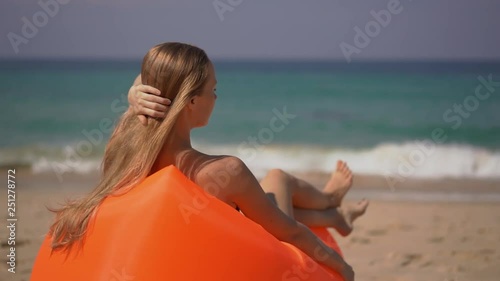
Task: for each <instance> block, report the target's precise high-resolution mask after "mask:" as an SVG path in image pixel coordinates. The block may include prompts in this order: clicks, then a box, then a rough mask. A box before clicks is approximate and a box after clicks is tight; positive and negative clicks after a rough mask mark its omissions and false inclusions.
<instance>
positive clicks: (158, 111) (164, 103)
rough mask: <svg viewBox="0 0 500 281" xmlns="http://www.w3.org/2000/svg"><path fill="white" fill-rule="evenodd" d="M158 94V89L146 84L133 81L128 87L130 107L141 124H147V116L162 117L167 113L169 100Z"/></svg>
mask: <svg viewBox="0 0 500 281" xmlns="http://www.w3.org/2000/svg"><path fill="white" fill-rule="evenodd" d="M136 81H137V79H136ZM160 94H161V93H160V90H158V89H156V88H154V87H151V86H148V85H142V84H135V83H134V85H132V87H130V90H129V91H128V102H129V104H130V108H131V109H132V111H133V112H134V114H136V115H137V117H138V118H139V120H140V121H141V123H142V124H143V125H147V124H148V117H153V118H163V117H165V115H166V114H167V110H168V106H169V105H170V103H171V102H170V100H169V99H167V98H163V97H161V96H160Z"/></svg>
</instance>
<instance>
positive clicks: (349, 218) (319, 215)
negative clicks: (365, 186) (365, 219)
mask: <svg viewBox="0 0 500 281" xmlns="http://www.w3.org/2000/svg"><path fill="white" fill-rule="evenodd" d="M368 203H369V202H368V200H366V199H363V200H361V201H359V202H358V203H355V204H350V205H347V206H346V205H344V206H342V207H337V208H329V209H326V210H311V209H301V208H294V210H293V214H294V216H295V217H294V218H295V219H296V220H297V221H299V222H301V223H303V224H305V225H307V226H309V227H333V228H335V230H337V232H338V233H339V234H340V235H342V236H347V235H349V234H350V233H351V232H352V229H353V223H354V221H355V220H356V219H357V218H359V217H360V216H362V215H363V214H364V213H365V211H366V208H367V207H368Z"/></svg>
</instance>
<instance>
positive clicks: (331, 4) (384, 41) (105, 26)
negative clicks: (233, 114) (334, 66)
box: [0, 0, 500, 61]
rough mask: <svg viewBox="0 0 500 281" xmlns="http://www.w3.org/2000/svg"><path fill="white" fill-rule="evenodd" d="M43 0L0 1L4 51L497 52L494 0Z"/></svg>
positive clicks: (219, 54) (498, 17) (499, 4)
mask: <svg viewBox="0 0 500 281" xmlns="http://www.w3.org/2000/svg"><path fill="white" fill-rule="evenodd" d="M38 1H40V2H52V3H57V2H55V1H56V0H1V2H0V34H1V36H2V37H1V38H2V39H1V40H0V57H3V58H5V57H7V58H28V57H43V58H54V57H57V58H60V57H77V58H88V57H93V58H94V57H97V58H142V56H143V55H144V54H145V53H146V51H147V50H148V49H149V48H150V47H152V46H153V45H155V44H158V43H161V42H166V41H181V42H186V43H192V44H195V45H197V46H199V47H201V48H203V49H205V50H206V51H207V52H208V54H209V56H211V57H212V58H219V59H220V58H246V59H249V58H262V59H267V58H274V59H332V60H344V59H345V56H344V54H343V52H342V50H341V44H342V42H344V46H347V45H349V46H352V47H353V48H351V49H350V50H351V51H352V50H354V48H356V49H357V51H356V52H354V53H351V55H350V58H351V59H352V60H353V61H356V60H357V61H362V60H366V59H389V60H398V59H406V60H415V59H417V60H420V59H425V60H429V59H431V60H432V59H440V60H448V59H466V60H492V59H495V60H500V1H495V0H490V1H487V0H427V1H426V0H420V1H418V0H413V1H411V0H400V4H399V6H398V5H396V4H395V3H391V2H394V1H396V0H364V1H363V0H317V1H306V0H217V1H215V2H214V1H213V0H175V1H169V0H135V1H132V0H57V1H59V2H61V3H65V2H69V3H67V4H57V9H58V11H57V9H56V8H55V5H51V6H50V7H51V9H50V10H52V11H54V10H55V12H54V13H52V15H49V16H47V17H46V18H44V15H43V14H44V13H46V12H44V9H43V8H42V6H40V4H39V3H38ZM214 3H215V6H217V7H219V12H217V9H216V8H215V7H214ZM388 4H389V5H395V6H394V7H397V9H396V8H394V7H393V12H394V10H397V11H399V12H398V13H392V12H387V13H391V19H390V21H388V22H387V24H386V23H384V24H385V25H386V26H385V27H384V26H381V25H380V24H373V23H372V24H369V23H370V21H373V20H374V17H373V15H372V14H371V13H370V12H371V11H372V10H373V11H376V12H378V11H380V10H382V9H384V10H388ZM52 16H53V17H52ZM23 17H25V18H26V19H27V20H28V21H29V23H28V24H26V23H25V22H23V20H22V18H23ZM44 21H45V22H44ZM36 23H38V25H40V26H41V27H37V29H38V30H37V31H36V32H33V30H31V29H30V28H26V27H25V29H26V30H25V32H24V35H23V26H26V25H31V24H33V26H35V27H36V25H35V24H36ZM367 24H368V25H369V26H371V28H372V35H373V37H369V38H370V41H369V42H368V43H366V42H365V43H364V45H360V44H358V45H356V43H355V42H354V37H355V35H356V31H355V27H356V26H357V27H359V28H360V29H361V30H365V27H366V25H367ZM377 26H378V27H379V30H377ZM30 32H31V33H30ZM9 34H10V35H9ZM374 34H375V35H374ZM26 35H27V36H26ZM28 37H32V38H28ZM14 39H15V40H14ZM12 42H14V43H12ZM15 49H17V51H18V53H16V52H15Z"/></svg>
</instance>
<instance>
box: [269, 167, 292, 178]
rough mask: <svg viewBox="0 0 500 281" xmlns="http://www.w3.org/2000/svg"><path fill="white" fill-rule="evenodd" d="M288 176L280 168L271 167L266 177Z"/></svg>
mask: <svg viewBox="0 0 500 281" xmlns="http://www.w3.org/2000/svg"><path fill="white" fill-rule="evenodd" d="M287 177H288V174H287V173H286V172H285V171H283V170H282V169H278V168H275V169H271V170H269V171H268V172H267V174H266V178H271V179H286V178H287Z"/></svg>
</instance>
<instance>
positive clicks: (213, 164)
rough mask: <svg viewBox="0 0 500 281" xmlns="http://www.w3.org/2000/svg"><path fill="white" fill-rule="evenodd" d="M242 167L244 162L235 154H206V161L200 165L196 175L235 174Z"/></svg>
mask: <svg viewBox="0 0 500 281" xmlns="http://www.w3.org/2000/svg"><path fill="white" fill-rule="evenodd" d="M244 167H245V163H244V162H243V161H242V160H241V159H239V158H238V157H235V156H231V155H206V161H204V164H202V165H201V167H200V169H199V172H198V173H197V176H212V177H213V176H214V175H219V176H222V175H227V176H237V175H238V174H239V173H240V172H241V170H242V168H244Z"/></svg>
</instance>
